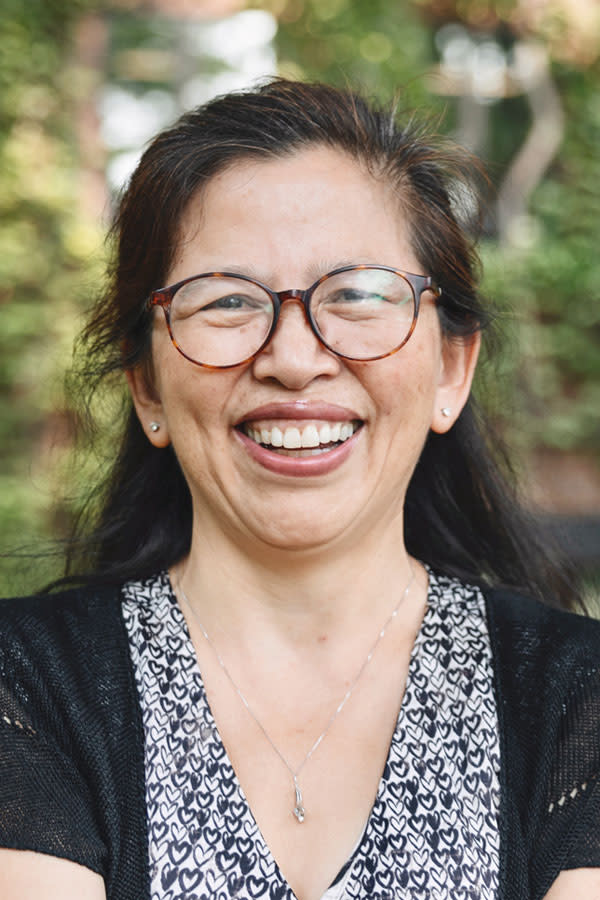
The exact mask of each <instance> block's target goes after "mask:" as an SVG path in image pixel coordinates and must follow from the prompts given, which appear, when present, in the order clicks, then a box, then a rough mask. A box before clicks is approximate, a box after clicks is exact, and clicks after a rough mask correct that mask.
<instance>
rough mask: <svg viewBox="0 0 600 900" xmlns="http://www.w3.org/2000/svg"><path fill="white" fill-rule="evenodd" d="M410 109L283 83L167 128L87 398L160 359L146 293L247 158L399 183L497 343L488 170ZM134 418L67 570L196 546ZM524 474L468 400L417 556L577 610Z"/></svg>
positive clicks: (418, 492)
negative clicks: (337, 156)
mask: <svg viewBox="0 0 600 900" xmlns="http://www.w3.org/2000/svg"><path fill="white" fill-rule="evenodd" d="M397 118H398V116H397V115H396V113H395V110H394V109H393V108H391V107H385V108H384V107H380V106H378V105H377V104H376V103H372V102H367V101H366V100H365V99H364V98H363V97H361V96H359V95H357V94H355V93H353V92H351V91H344V90H338V89H336V88H333V87H331V86H327V85H322V84H304V83H299V82H291V81H286V80H283V79H276V80H273V81H270V82H269V83H267V84H265V85H264V86H262V87H260V88H258V89H256V90H251V91H245V92H240V93H234V94H229V95H226V96H224V97H220V98H217V99H216V100H213V101H212V102H210V103H208V104H207V105H205V106H203V107H200V108H199V109H197V110H194V111H192V112H190V113H188V114H187V115H185V116H183V117H182V118H181V119H180V120H179V121H178V122H177V123H176V124H175V126H174V127H172V128H170V129H169V130H166V131H164V132H163V133H162V134H160V135H159V136H158V137H157V138H156V139H155V140H154V141H153V142H152V144H151V145H150V146H149V147H148V149H147V150H146V152H145V153H144V155H143V157H142V159H141V162H140V163H139V166H138V168H137V170H136V172H135V173H134V175H133V176H132V178H131V181H130V184H129V186H128V188H127V190H126V191H125V193H124V194H123V196H122V199H121V202H120V205H119V208H118V211H117V215H116V217H115V222H114V225H113V229H112V236H113V239H114V242H115V262H114V267H113V269H112V273H111V281H110V285H109V288H108V290H107V291H106V293H105V294H104V295H103V296H101V297H100V298H99V300H98V302H97V304H96V306H95V308H94V310H93V312H92V315H91V317H90V319H89V322H88V325H87V327H86V329H85V331H84V334H83V337H82V344H81V346H80V348H79V349H80V353H79V358H80V365H79V368H78V369H77V381H76V383H77V386H78V391H79V392H81V391H82V390H83V391H84V395H83V396H84V403H85V402H86V401H87V402H89V399H90V397H91V396H92V395H93V394H94V392H95V391H96V389H97V388H98V386H99V385H100V384H101V383H102V382H103V381H104V380H105V379H107V378H108V377H109V376H111V375H114V374H115V373H122V371H123V370H124V369H125V370H126V369H129V368H133V367H136V366H140V365H147V364H148V361H149V351H150V333H151V324H152V319H151V317H150V315H149V313H148V312H147V311H146V309H145V305H144V301H145V299H146V298H147V297H148V295H149V294H150V292H151V291H152V290H153V289H156V288H157V287H160V286H162V285H163V283H164V282H165V280H166V278H167V274H168V270H169V267H170V264H171V261H172V259H173V254H174V252H175V249H176V247H177V243H178V239H179V227H180V223H181V221H182V218H183V214H184V212H185V210H186V208H187V206H188V204H189V202H190V200H191V198H192V197H196V196H198V194H199V193H201V191H202V188H203V187H204V186H205V185H206V184H207V182H208V181H209V180H210V179H211V178H212V177H214V176H215V175H216V174H217V173H219V172H222V171H223V170H224V169H225V168H227V167H228V166H230V165H232V164H234V163H236V162H238V161H240V160H248V159H252V158H254V159H268V158H270V157H273V158H275V157H281V156H283V155H285V154H289V153H293V152H295V151H297V150H299V149H301V148H303V147H306V146H311V145H327V146H330V147H333V148H337V149H339V150H340V151H342V152H344V153H346V154H349V155H350V156H351V157H352V158H354V159H356V160H357V161H359V162H360V163H361V164H362V165H364V166H366V167H367V168H368V170H369V171H371V172H372V173H373V174H374V175H375V176H376V177H377V178H380V179H383V180H384V181H385V182H387V183H388V184H389V185H390V189H391V190H394V191H395V192H396V193H397V195H398V196H399V198H400V202H401V204H402V206H403V210H404V213H405V214H406V216H407V219H408V222H409V226H410V235H411V240H412V244H413V248H414V251H415V253H416V256H417V258H418V260H419V262H420V263H421V265H422V266H423V270H424V271H426V272H428V273H429V274H431V275H432V276H433V277H434V279H435V280H436V281H437V282H438V283H439V284H440V285H441V286H442V288H443V294H442V302H441V304H440V306H439V315H440V320H441V324H442V329H443V332H444V334H445V336H446V339H448V340H452V339H453V338H457V337H458V338H461V337H463V338H468V336H469V335H472V334H473V333H475V332H476V331H482V332H488V343H489V342H490V338H492V337H493V315H492V314H491V312H490V309H489V307H488V305H487V304H484V303H483V302H482V300H481V298H480V296H479V293H478V290H477V282H478V260H477V256H476V252H475V247H474V243H475V242H474V238H473V231H472V229H473V221H472V219H473V217H472V216H471V221H470V225H469V228H466V227H465V223H464V222H463V221H461V216H460V206H461V203H462V205H463V206H464V207H468V208H471V207H472V205H473V198H474V196H475V194H474V188H473V184H472V183H471V182H472V178H471V176H472V174H473V171H474V166H475V163H474V161H473V160H472V159H469V158H468V157H467V156H466V155H465V154H464V153H462V152H460V151H458V150H457V149H456V148H449V147H448V145H447V143H446V142H445V141H444V140H442V139H436V138H434V137H432V136H431V135H429V134H428V133H427V130H425V129H423V127H422V126H420V125H417V124H415V123H414V122H413V121H408V123H405V124H404V125H400V124H398V122H397ZM461 198H462V199H461ZM465 201H466V202H465ZM123 417H124V428H123V431H122V436H121V445H120V448H119V450H118V453H117V455H116V458H115V460H114V463H113V464H112V465H111V467H110V470H109V472H108V474H107V475H106V477H105V479H104V482H103V483H102V485H101V486H99V487H98V486H97V487H96V489H95V491H94V492H93V493H92V495H91V497H92V499H91V500H90V502H88V504H87V506H86V507H85V509H84V511H83V512H82V513H81V514H80V516H79V519H78V520H77V523H76V526H75V531H74V535H73V540H72V541H71V544H70V551H69V554H68V561H67V575H68V576H74V575H77V576H93V577H94V578H95V579H96V580H98V579H100V580H109V581H120V580H124V579H128V578H137V577H143V576H146V575H149V574H152V573H153V572H156V571H157V570H159V569H161V568H163V567H168V566H170V565H172V564H173V563H175V562H176V561H178V560H179V559H181V558H182V557H183V556H184V555H185V553H186V552H187V551H188V549H189V546H190V540H191V528H192V508H191V498H190V493H189V490H188V487H187V484H186V482H185V480H184V477H183V475H182V472H181V469H180V467H179V465H178V462H177V459H176V457H175V454H174V452H173V450H172V449H171V448H170V447H169V448H166V449H156V448H155V447H153V446H152V445H151V444H150V443H149V441H148V440H147V439H146V437H145V435H144V433H143V431H142V428H141V426H140V424H139V422H138V420H137V417H136V415H135V413H134V411H133V408H132V405H131V403H130V402H126V403H125V410H124V416H123ZM514 483H515V482H514V479H513V477H512V473H511V471H510V466H509V462H508V457H507V455H506V454H505V452H504V450H503V449H502V445H501V442H500V441H499V439H498V437H497V435H495V434H494V433H493V430H492V428H491V426H490V423H489V422H488V421H487V419H486V417H485V415H484V414H483V412H482V411H481V409H478V408H477V406H476V404H475V402H474V400H473V398H470V399H469V401H468V403H467V405H466V407H465V408H464V410H463V412H462V414H461V415H460V417H459V419H458V421H457V422H456V423H455V425H454V427H453V428H452V429H451V430H450V431H449V432H448V433H447V434H444V435H437V434H434V433H431V434H430V435H429V438H428V440H427V442H426V445H425V447H424V450H423V452H422V455H421V458H420V460H419V463H418V465H417V468H416V471H415V473H414V476H413V478H412V480H411V483H410V486H409V488H408V493H407V497H406V504H405V535H406V544H407V549H408V551H409V552H410V553H411V554H413V555H414V556H415V557H417V558H418V559H421V560H423V561H424V562H427V563H429V564H430V565H431V566H433V567H434V568H435V569H437V570H440V571H442V572H445V573H448V574H453V575H457V576H459V577H462V578H463V579H468V580H471V581H475V582H478V583H493V584H504V585H510V586H512V587H516V588H519V589H521V590H524V591H526V592H528V593H530V594H533V595H536V596H538V597H542V598H544V599H546V600H552V601H553V602H555V603H558V604H560V605H563V606H572V605H574V604H575V602H576V599H577V598H576V592H574V590H573V584H572V580H571V579H570V577H569V578H568V577H567V576H566V575H565V570H564V569H563V568H561V565H560V564H559V563H558V561H557V560H556V558H552V556H551V554H550V553H549V552H548V550H547V547H546V546H545V542H544V540H542V539H541V537H540V534H539V529H538V528H537V527H535V525H534V523H533V522H532V521H530V520H529V517H528V515H527V514H526V513H525V512H524V510H523V508H522V507H521V505H520V503H519V502H518V497H517V493H516V488H515V486H514ZM98 495H100V496H99V497H98ZM94 504H95V506H96V509H97V510H99V511H98V512H97V513H96V517H95V519H94V520H93V523H92V526H91V527H89V526H88V527H83V524H84V522H85V523H88V522H89V511H90V509H93V508H94Z"/></svg>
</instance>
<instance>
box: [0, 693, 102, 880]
mask: <svg viewBox="0 0 600 900" xmlns="http://www.w3.org/2000/svg"><path fill="white" fill-rule="evenodd" d="M35 718H36V717H33V718H32V717H31V716H30V715H29V713H28V712H27V710H26V709H25V708H24V707H23V705H22V704H21V703H19V701H18V699H17V697H16V696H15V691H14V689H13V690H10V689H9V688H8V687H7V685H6V684H5V683H3V684H1V685H0V846H2V847H6V848H13V849H18V850H34V851H38V852H41V853H48V854H50V855H52V856H58V857H61V858H64V859H69V860H73V861H74V862H78V863H80V864H81V865H83V866H87V867H88V868H90V869H92V870H93V871H95V872H98V873H100V874H101V875H103V876H104V874H105V858H106V848H105V846H104V843H103V841H102V839H101V837H100V834H99V830H98V823H97V822H96V820H95V817H94V811H93V802H92V798H91V796H90V791H89V789H88V786H87V785H86V783H85V781H84V779H83V777H82V775H81V772H80V771H79V769H78V767H77V764H76V762H75V760H74V757H73V756H72V755H70V754H68V753H66V752H65V751H64V749H63V748H61V746H60V744H59V743H58V741H57V739H56V738H55V737H54V735H52V734H51V733H49V732H48V730H47V729H44V728H43V727H42V726H41V725H39V724H38V723H37V722H36V721H35Z"/></svg>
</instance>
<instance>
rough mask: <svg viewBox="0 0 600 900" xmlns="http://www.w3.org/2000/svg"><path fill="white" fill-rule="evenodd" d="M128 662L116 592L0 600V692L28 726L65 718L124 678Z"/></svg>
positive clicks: (99, 589) (96, 589)
mask: <svg viewBox="0 0 600 900" xmlns="http://www.w3.org/2000/svg"><path fill="white" fill-rule="evenodd" d="M128 664H129V661H128V645H127V637H126V634H125V630H124V627H123V624H122V616H121V591H120V588H119V587H118V586H110V587H106V586H99V585H89V586H86V587H81V588H75V589H72V590H67V591H62V592H60V593H55V594H40V595H34V596H31V597H16V598H11V599H3V600H0V690H3V691H4V692H5V693H7V694H8V695H9V696H12V697H13V702H16V699H17V698H19V704H20V705H21V706H22V707H23V708H24V709H25V710H26V711H27V712H28V714H29V715H30V716H31V718H32V720H33V719H36V718H38V717H39V716H41V717H42V718H44V717H45V716H46V714H47V715H49V716H52V715H55V716H56V715H57V714H58V711H59V710H60V718H61V720H64V719H65V718H66V717H67V713H68V712H70V711H72V710H73V708H74V705H75V704H77V705H79V706H83V705H84V704H86V703H92V702H93V701H94V698H95V694H96V693H97V688H98V685H99V683H100V682H102V683H104V684H108V683H110V682H114V681H115V679H118V678H119V677H120V678H121V679H123V678H124V679H126V680H128V678H129V676H128ZM119 673H121V674H120V676H119ZM38 721H39V723H40V724H42V721H41V719H38Z"/></svg>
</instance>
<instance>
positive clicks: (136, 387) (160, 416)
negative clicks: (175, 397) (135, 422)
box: [125, 366, 171, 447]
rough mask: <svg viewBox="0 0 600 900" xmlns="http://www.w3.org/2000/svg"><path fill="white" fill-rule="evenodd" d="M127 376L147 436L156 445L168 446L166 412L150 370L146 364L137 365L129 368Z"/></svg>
mask: <svg viewBox="0 0 600 900" xmlns="http://www.w3.org/2000/svg"><path fill="white" fill-rule="evenodd" d="M125 376H126V378H127V384H128V385H129V390H130V391H131V396H132V399H133V405H134V406H135V411H136V413H137V417H138V419H139V420H140V424H141V426H142V428H143V429H144V432H145V434H146V437H147V438H148V440H149V441H150V443H151V444H153V445H154V446H155V447H167V446H168V445H169V444H170V442H171V441H170V438H169V431H168V428H167V423H166V419H165V414H164V410H163V407H162V403H161V402H160V397H159V396H158V394H157V392H156V389H155V388H154V385H153V384H152V382H151V378H150V374H149V372H147V371H146V368H145V367H144V366H136V368H135V369H127V371H126V372H125ZM157 426H158V427H157Z"/></svg>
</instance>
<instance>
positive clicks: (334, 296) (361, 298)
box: [327, 287, 388, 304]
mask: <svg viewBox="0 0 600 900" xmlns="http://www.w3.org/2000/svg"><path fill="white" fill-rule="evenodd" d="M387 302H388V298H387V297H384V296H383V294H378V293H375V292H373V291H366V290H361V289H360V288H351V287H348V288H338V289H337V290H335V291H332V293H331V294H329V296H328V297H327V303H372V304H375V303H387Z"/></svg>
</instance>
